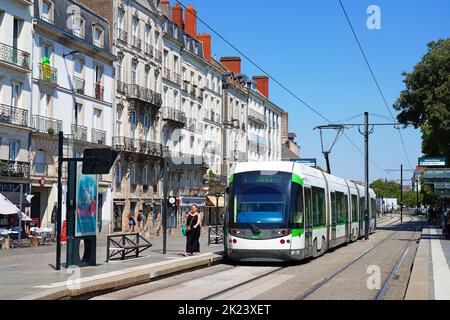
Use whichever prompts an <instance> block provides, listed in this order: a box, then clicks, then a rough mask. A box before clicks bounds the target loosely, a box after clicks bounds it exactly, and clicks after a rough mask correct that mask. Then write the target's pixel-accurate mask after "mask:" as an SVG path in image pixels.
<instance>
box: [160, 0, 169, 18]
mask: <svg viewBox="0 0 450 320" xmlns="http://www.w3.org/2000/svg"><path fill="white" fill-rule="evenodd" d="M159 6H160V8H161V12H162V14H163V15H165V16H166V17H168V18H169V19H170V18H171V16H170V2H169V0H162V1H161V3H160V5H159Z"/></svg>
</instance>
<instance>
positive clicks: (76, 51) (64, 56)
mask: <svg viewBox="0 0 450 320" xmlns="http://www.w3.org/2000/svg"><path fill="white" fill-rule="evenodd" d="M80 53H81V52H80V51H79V50H72V51H70V52H68V53H64V54H63V58H66V57H68V56H72V55H79V54H80Z"/></svg>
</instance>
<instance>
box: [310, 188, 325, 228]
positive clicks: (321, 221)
mask: <svg viewBox="0 0 450 320" xmlns="http://www.w3.org/2000/svg"><path fill="white" fill-rule="evenodd" d="M312 200H313V201H312V203H313V226H314V227H318V226H325V224H326V218H325V189H322V188H317V187H313V188H312Z"/></svg>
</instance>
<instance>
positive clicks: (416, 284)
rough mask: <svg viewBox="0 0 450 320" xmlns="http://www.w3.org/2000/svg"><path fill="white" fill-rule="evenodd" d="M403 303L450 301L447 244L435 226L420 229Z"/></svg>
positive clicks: (448, 248)
mask: <svg viewBox="0 0 450 320" xmlns="http://www.w3.org/2000/svg"><path fill="white" fill-rule="evenodd" d="M405 300H450V241H449V240H446V239H445V238H444V236H443V235H442V230H441V229H440V228H438V227H436V226H428V227H426V228H424V229H423V232H422V238H421V239H420V244H419V248H418V249H417V253H416V257H415V259H414V266H413V270H412V273H411V278H410V281H409V285H408V289H407V292H406V296H405Z"/></svg>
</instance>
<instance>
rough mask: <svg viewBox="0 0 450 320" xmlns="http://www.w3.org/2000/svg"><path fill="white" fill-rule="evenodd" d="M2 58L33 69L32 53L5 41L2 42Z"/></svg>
mask: <svg viewBox="0 0 450 320" xmlns="http://www.w3.org/2000/svg"><path fill="white" fill-rule="evenodd" d="M0 60H1V61H4V62H7V63H10V64H13V65H15V66H17V67H21V68H24V69H26V70H31V68H30V54H29V53H28V52H25V51H23V50H20V49H17V48H14V47H11V46H9V45H7V44H4V43H0Z"/></svg>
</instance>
